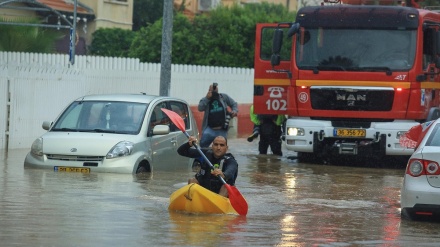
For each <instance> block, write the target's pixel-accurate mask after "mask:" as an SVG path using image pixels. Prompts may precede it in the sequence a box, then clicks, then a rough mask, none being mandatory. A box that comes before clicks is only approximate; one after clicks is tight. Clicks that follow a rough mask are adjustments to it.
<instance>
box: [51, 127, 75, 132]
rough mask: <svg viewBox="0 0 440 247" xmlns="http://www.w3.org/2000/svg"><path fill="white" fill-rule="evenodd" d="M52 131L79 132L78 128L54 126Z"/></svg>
mask: <svg viewBox="0 0 440 247" xmlns="http://www.w3.org/2000/svg"><path fill="white" fill-rule="evenodd" d="M52 131H71V132H78V130H77V129H72V128H56V129H55V128H54V129H52Z"/></svg>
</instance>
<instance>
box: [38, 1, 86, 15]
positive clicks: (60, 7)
mask: <svg viewBox="0 0 440 247" xmlns="http://www.w3.org/2000/svg"><path fill="white" fill-rule="evenodd" d="M37 2H39V3H41V4H44V5H46V6H48V7H50V8H52V9H55V10H57V11H63V12H72V13H73V10H74V5H73V1H72V3H67V2H66V1H65V0H37ZM76 13H77V14H93V13H90V12H89V10H87V9H86V8H83V7H81V6H79V4H77V6H76Z"/></svg>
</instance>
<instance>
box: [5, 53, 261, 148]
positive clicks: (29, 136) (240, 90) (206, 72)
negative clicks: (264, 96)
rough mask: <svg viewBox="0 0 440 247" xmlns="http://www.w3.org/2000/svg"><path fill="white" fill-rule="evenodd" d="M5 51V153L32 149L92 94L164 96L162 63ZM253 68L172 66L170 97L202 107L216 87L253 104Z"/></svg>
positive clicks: (238, 100) (244, 102)
mask: <svg viewBox="0 0 440 247" xmlns="http://www.w3.org/2000/svg"><path fill="white" fill-rule="evenodd" d="M68 60H69V58H68V56H67V55H59V54H32V53H13V52H0V149H19V148H30V146H31V144H32V142H33V141H34V140H35V139H36V138H37V137H38V136H40V135H41V134H43V133H44V132H45V130H43V129H42V128H41V124H42V122H43V121H45V120H54V119H55V118H56V117H57V115H58V114H59V113H60V112H61V111H62V110H63V109H64V108H65V107H66V106H67V105H68V104H69V103H70V102H71V101H72V100H74V99H76V98H78V97H80V96H83V95H87V94H101V93H140V92H145V93H147V94H155V95H158V94H159V88H160V64H151V63H141V62H139V59H129V58H109V57H93V56H76V57H75V60H76V61H75V64H74V65H73V66H72V65H70V64H69V63H68ZM253 77H254V71H253V69H240V68H224V67H208V66H194V65H172V66H171V85H170V95H169V96H172V97H179V98H182V99H184V100H186V101H187V102H188V103H189V104H190V105H197V104H198V102H199V100H200V98H201V97H203V96H204V95H205V94H206V92H207V90H208V87H209V85H210V84H211V83H212V82H218V84H219V91H220V92H225V93H227V94H229V95H230V96H231V97H232V98H233V99H235V100H236V101H237V102H238V103H239V104H250V103H252V96H253Z"/></svg>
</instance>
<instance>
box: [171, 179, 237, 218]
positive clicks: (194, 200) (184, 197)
mask: <svg viewBox="0 0 440 247" xmlns="http://www.w3.org/2000/svg"><path fill="white" fill-rule="evenodd" d="M168 210H175V211H184V212H188V213H206V214H238V213H237V211H235V210H234V208H233V207H232V205H231V202H230V201H229V199H228V198H226V197H223V196H221V195H219V194H217V193H214V192H212V191H210V190H207V189H205V188H203V187H202V186H200V185H198V184H194V183H193V184H188V185H185V186H183V187H182V188H180V189H178V190H176V191H175V192H174V193H173V194H171V196H170V205H169V207H168Z"/></svg>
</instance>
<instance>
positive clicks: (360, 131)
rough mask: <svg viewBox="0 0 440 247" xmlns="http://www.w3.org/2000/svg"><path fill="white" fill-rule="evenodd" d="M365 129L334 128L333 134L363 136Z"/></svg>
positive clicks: (365, 132)
mask: <svg viewBox="0 0 440 247" xmlns="http://www.w3.org/2000/svg"><path fill="white" fill-rule="evenodd" d="M366 134H367V131H366V130H364V129H334V130H333V135H334V136H338V137H365V135H366Z"/></svg>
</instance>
